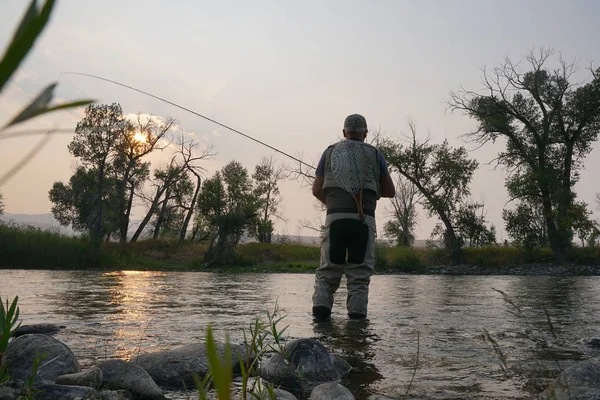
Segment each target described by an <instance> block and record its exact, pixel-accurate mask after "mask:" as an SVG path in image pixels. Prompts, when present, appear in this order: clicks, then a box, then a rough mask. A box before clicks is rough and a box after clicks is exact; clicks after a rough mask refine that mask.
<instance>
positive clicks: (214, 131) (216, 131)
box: [211, 129, 221, 137]
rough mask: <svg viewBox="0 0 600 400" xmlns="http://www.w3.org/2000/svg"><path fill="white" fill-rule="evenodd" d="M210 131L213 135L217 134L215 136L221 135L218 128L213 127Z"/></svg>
mask: <svg viewBox="0 0 600 400" xmlns="http://www.w3.org/2000/svg"><path fill="white" fill-rule="evenodd" d="M211 133H212V134H213V136H217V137H218V136H221V133H220V132H219V130H218V129H214V130H213V131H212V132H211Z"/></svg>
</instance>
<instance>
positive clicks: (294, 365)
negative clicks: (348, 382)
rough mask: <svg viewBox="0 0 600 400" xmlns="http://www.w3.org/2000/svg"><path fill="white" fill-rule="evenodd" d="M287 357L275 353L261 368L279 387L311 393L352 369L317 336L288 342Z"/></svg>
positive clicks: (263, 374) (270, 380)
mask: <svg viewBox="0 0 600 400" xmlns="http://www.w3.org/2000/svg"><path fill="white" fill-rule="evenodd" d="M284 353H285V356H283V355H281V354H275V355H274V356H273V357H271V358H270V359H269V360H267V362H265V364H264V365H263V366H262V367H261V368H260V371H259V374H260V376H261V377H262V378H263V379H265V380H266V381H268V382H271V383H273V384H274V385H275V386H281V387H282V388H284V389H288V390H291V391H293V392H303V393H310V392H311V391H312V389H313V388H314V387H315V386H318V385H319V384H321V383H325V382H337V381H339V380H340V379H341V378H342V377H343V376H345V375H346V374H348V373H349V372H350V369H351V368H350V365H349V364H348V363H347V362H346V361H345V360H344V359H343V358H342V357H340V356H337V355H333V354H330V353H329V352H328V351H327V349H326V348H325V347H324V346H323V345H322V344H321V343H319V342H318V341H316V340H314V339H297V340H293V341H290V342H288V343H287V344H286V346H285V349H284Z"/></svg>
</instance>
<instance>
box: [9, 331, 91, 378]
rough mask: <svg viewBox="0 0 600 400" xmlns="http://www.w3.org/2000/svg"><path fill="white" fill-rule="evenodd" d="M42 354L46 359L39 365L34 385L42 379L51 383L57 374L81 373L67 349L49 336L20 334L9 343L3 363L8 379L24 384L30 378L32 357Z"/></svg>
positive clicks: (75, 359) (75, 360)
mask: <svg viewBox="0 0 600 400" xmlns="http://www.w3.org/2000/svg"><path fill="white" fill-rule="evenodd" d="M42 354H45V355H46V357H45V358H44V360H43V361H42V362H41V363H40V368H39V370H38V372H37V375H36V379H35V383H39V382H42V381H43V380H48V381H51V382H54V381H55V380H56V378H58V377H59V376H61V375H66V374H73V373H76V372H80V371H81V367H80V366H79V363H78V362H77V358H76V357H75V354H73V352H72V351H71V349H69V348H68V347H67V346H66V345H65V344H64V343H62V342H60V341H59V340H57V339H55V338H53V337H52V336H49V335H43V334H31V335H24V336H20V337H18V338H16V339H15V340H13V341H12V342H10V344H9V345H8V349H7V350H6V354H5V357H4V358H3V363H8V371H9V374H10V377H11V378H12V379H20V380H23V381H26V380H28V379H29V378H30V376H31V370H32V367H33V363H34V361H35V358H36V355H42ZM44 364H45V365H44Z"/></svg>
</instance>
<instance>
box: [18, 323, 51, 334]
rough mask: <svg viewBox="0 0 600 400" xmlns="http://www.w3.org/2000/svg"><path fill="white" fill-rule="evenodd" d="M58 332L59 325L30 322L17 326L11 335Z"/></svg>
mask: <svg viewBox="0 0 600 400" xmlns="http://www.w3.org/2000/svg"><path fill="white" fill-rule="evenodd" d="M58 332H60V326H58V325H54V324H32V325H22V326H20V327H18V328H17V330H16V331H15V333H14V335H13V337H19V336H23V335H30V334H34V333H36V334H40V335H53V334H55V333H58Z"/></svg>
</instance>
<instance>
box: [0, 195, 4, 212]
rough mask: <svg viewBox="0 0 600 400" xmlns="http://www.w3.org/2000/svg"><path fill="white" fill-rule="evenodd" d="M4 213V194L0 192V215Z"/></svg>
mask: <svg viewBox="0 0 600 400" xmlns="http://www.w3.org/2000/svg"><path fill="white" fill-rule="evenodd" d="M2 214H4V196H3V195H2V192H0V215H2Z"/></svg>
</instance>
